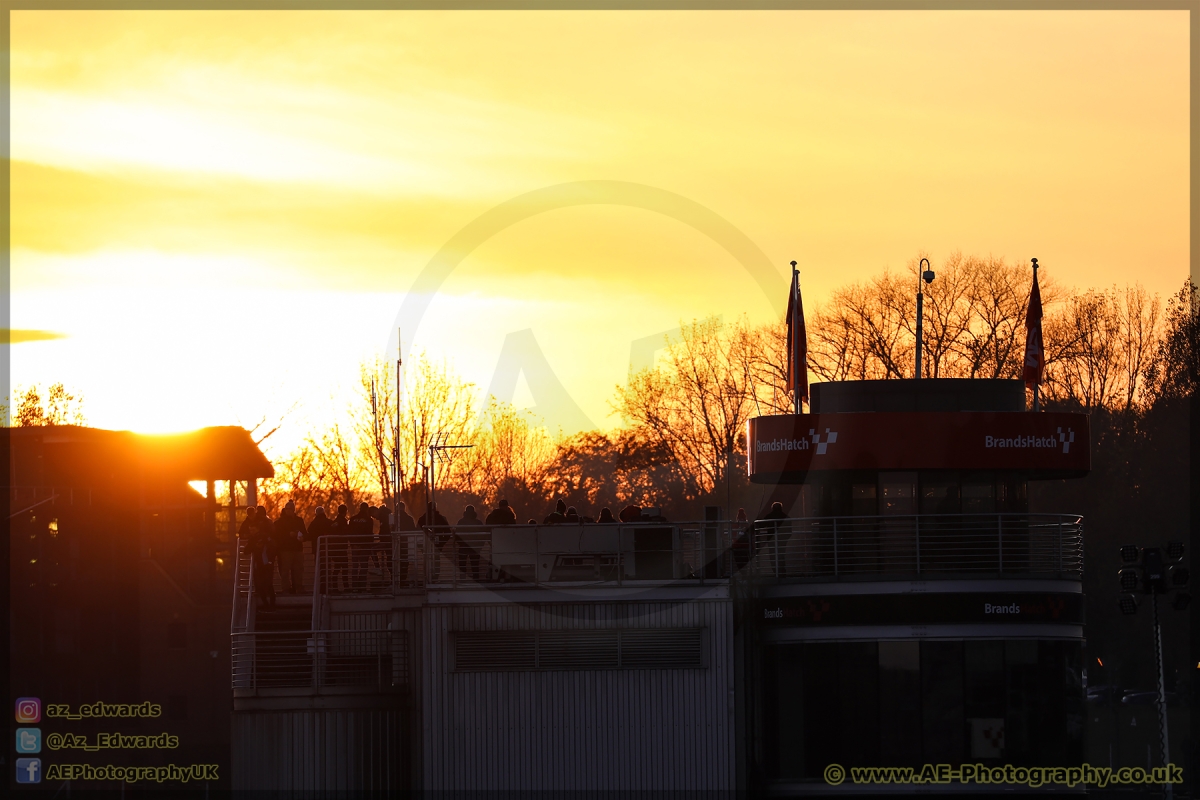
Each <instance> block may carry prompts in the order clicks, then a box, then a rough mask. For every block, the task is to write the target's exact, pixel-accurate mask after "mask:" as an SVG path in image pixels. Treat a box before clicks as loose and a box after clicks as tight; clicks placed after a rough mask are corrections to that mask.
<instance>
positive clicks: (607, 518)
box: [596, 506, 617, 524]
mask: <svg viewBox="0 0 1200 800" xmlns="http://www.w3.org/2000/svg"><path fill="white" fill-rule="evenodd" d="M616 521H617V520H616V518H615V517H614V516H613V515H612V512H611V511H609V510H608V506H605V507H604V508H602V509H600V516H599V517H598V518H597V519H596V522H599V523H602V524H605V523H609V522H616Z"/></svg>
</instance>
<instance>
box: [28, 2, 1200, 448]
mask: <svg viewBox="0 0 1200 800" xmlns="http://www.w3.org/2000/svg"><path fill="white" fill-rule="evenodd" d="M11 42H12V52H11V63H12V71H11V86H10V103H11V158H12V184H11V201H12V202H11V221H12V238H11V254H10V255H11V300H10V304H11V326H12V327H13V328H14V329H18V330H32V331H46V332H52V333H53V334H55V335H56V336H55V337H54V338H41V339H40V340H37V341H24V342H19V343H14V344H12V345H9V348H10V357H11V380H12V383H13V384H15V385H17V386H21V385H28V384H30V383H35V382H37V383H42V384H43V385H44V384H46V383H49V382H53V381H63V382H65V383H66V384H67V386H68V387H69V388H73V389H76V390H78V391H80V392H82V394H83V395H84V397H85V411H86V414H87V417H88V421H89V423H90V424H93V425H96V426H99V427H106V428H129V429H134V430H140V431H166V430H183V429H189V428H194V427H197V426H201V425H214V424H238V423H242V424H253V423H254V422H256V421H257V420H258V419H259V418H261V417H262V416H264V415H268V416H269V415H271V414H275V413H279V412H282V411H283V410H284V409H286V408H288V407H290V406H292V405H293V404H294V403H299V406H298V407H297V409H296V410H295V411H294V412H293V413H292V415H291V416H290V417H289V419H288V423H287V428H286V429H285V430H284V431H281V432H280V434H279V436H278V437H277V438H275V439H273V440H272V447H273V448H282V449H288V448H290V446H291V445H292V444H294V443H295V442H296V441H298V439H299V437H300V436H302V435H303V433H304V432H305V430H306V428H307V426H309V425H313V424H320V423H321V422H322V421H324V420H328V419H329V418H331V415H333V414H334V412H335V410H336V409H337V408H338V407H339V404H342V403H344V400H345V398H346V397H347V396H348V393H349V392H350V391H351V389H352V385H353V383H354V381H355V379H356V376H357V365H358V363H359V361H360V360H362V359H363V358H366V357H369V356H372V355H374V354H380V355H383V354H385V350H386V349H387V348H388V347H389V337H391V339H392V341H394V336H395V332H394V330H393V325H394V323H395V321H396V320H397V315H398V312H399V310H400V308H401V303H402V302H403V301H404V299H405V295H406V293H407V292H408V291H409V289H410V287H412V286H413V285H414V281H415V280H416V278H417V275H418V274H419V273H420V272H421V270H422V269H423V268H424V267H425V265H426V264H427V263H429V262H430V260H431V259H432V258H433V257H434V255H435V253H437V252H438V251H439V249H440V248H442V246H443V245H444V244H445V243H446V242H447V241H448V240H451V238H452V237H454V236H455V234H456V233H457V232H459V231H460V230H461V229H462V228H464V226H467V225H469V224H470V223H471V222H472V221H473V220H475V219H476V218H478V217H480V215H483V214H485V213H487V212H488V211H489V210H490V209H493V208H495V207H496V206H497V205H499V204H501V203H504V202H505V201H508V200H510V199H512V198H514V197H516V196H519V195H522V194H524V193H527V192H532V191H535V190H538V189H543V188H544V187H549V186H554V185H556V184H564V183H570V182H577V181H623V182H628V183H630V184H639V185H641V186H644V187H648V189H646V190H645V191H646V192H656V191H657V192H660V193H661V192H669V193H673V194H674V195H678V196H680V197H681V198H683V199H684V202H690V203H693V204H698V206H700V207H703V208H704V209H707V210H708V212H711V214H712V215H714V217H715V218H719V219H721V220H724V221H725V222H726V223H728V225H729V226H731V229H734V230H736V231H740V234H741V235H744V237H745V238H746V240H747V241H748V242H749V243H752V245H753V248H754V249H756V250H757V251H761V255H762V256H763V258H764V259H765V261H764V263H768V264H769V265H770V267H771V269H773V270H774V272H775V274H776V277H777V283H778V287H779V288H778V296H775V297H770V298H769V297H767V296H766V295H765V294H764V291H763V288H762V285H761V284H762V281H758V282H756V281H755V280H754V279H752V278H751V276H750V274H749V273H748V272H747V270H746V269H745V268H743V265H742V264H739V261H738V259H737V258H735V256H734V255H733V254H731V253H730V252H729V250H727V249H726V248H725V247H723V246H722V244H721V243H720V241H719V239H720V237H719V236H714V234H713V231H712V230H701V229H699V228H698V227H696V226H694V225H692V224H689V223H688V221H687V220H686V219H682V218H681V217H682V216H686V215H682V214H675V213H668V212H663V211H661V209H660V210H658V211H656V210H650V209H647V208H644V207H636V206H637V205H638V202H637V201H638V198H639V197H641V195H639V194H638V193H639V192H641V191H642V190H641V189H631V190H630V192H631V194H630V195H629V196H628V197H625V195H622V196H621V197H607V198H604V199H606V200H607V202H605V203H602V204H587V205H572V206H568V207H561V208H554V207H547V208H539V209H538V210H539V211H540V212H541V213H537V214H535V215H532V216H528V217H527V218H524V219H520V220H518V221H515V222H513V223H512V224H509V225H507V227H503V228H502V229H499V230H497V231H495V232H494V235H490V236H489V237H488V238H486V240H484V241H481V242H478V243H477V245H478V246H475V247H474V248H473V249H471V250H470V251H469V252H467V253H464V254H462V256H463V257H462V260H461V263H459V265H458V266H457V268H456V269H455V270H454V271H453V272H452V273H451V274H450V276H449V277H448V278H447V280H446V281H445V282H444V283H443V284H441V286H440V287H439V288H438V289H437V292H436V293H435V294H433V295H432V296H431V297H429V298H428V299H429V306H428V311H427V313H426V314H425V316H424V318H423V319H422V321H421V323H420V326H419V328H418V329H416V332H415V341H413V342H412V344H413V346H414V348H416V349H417V350H424V351H425V352H426V353H427V354H428V355H429V356H431V357H433V358H435V359H445V360H447V361H448V362H449V363H450V364H451V365H452V366H453V367H454V369H455V370H456V371H458V372H459V373H460V374H462V375H463V376H464V377H465V378H467V379H468V380H470V381H472V382H474V383H475V384H476V385H477V386H479V387H480V391H481V393H482V392H483V391H484V390H486V389H487V388H488V387H489V386H491V385H492V383H493V379H494V375H495V372H496V367H497V363H498V361H499V360H500V354H501V348H502V345H503V343H504V341H505V337H506V336H507V335H508V334H510V333H514V332H518V331H523V330H525V329H531V330H532V333H533V337H534V338H535V339H536V341H537V343H538V345H539V346H540V348H541V350H542V352H543V353H544V354H545V356H546V359H547V360H548V362H549V364H550V365H551V368H552V369H553V371H554V373H555V374H556V375H557V376H558V377H559V379H561V382H562V384H563V386H565V388H566V389H567V391H568V392H569V393H570V395H571V396H572V397H573V398H574V400H575V402H576V403H577V404H578V406H579V408H580V409H581V410H582V412H583V414H584V415H585V416H586V419H587V421H588V422H590V423H591V424H594V425H596V426H598V427H602V428H610V427H612V426H614V425H615V424H616V423H617V420H616V419H615V418H614V417H613V416H611V414H610V408H609V405H608V404H609V401H610V400H611V398H612V396H613V387H614V386H615V385H617V384H619V383H621V382H623V381H624V380H625V377H626V375H627V372H628V369H629V364H630V351H631V343H632V342H634V341H635V340H637V339H641V338H645V337H649V336H653V335H657V334H661V333H662V332H663V331H666V330H669V329H671V328H674V327H675V326H677V325H678V324H679V322H680V320H691V319H693V318H697V317H704V316H707V315H712V314H719V315H722V316H723V317H724V318H725V319H734V318H736V317H738V316H740V315H742V314H746V315H748V316H749V317H750V319H751V320H753V321H761V320H766V319H769V318H770V317H771V316H772V315H774V314H777V313H779V312H780V311H781V309H782V303H783V302H784V301H785V297H784V296H783V293H784V292H785V291H786V288H785V287H786V278H785V275H786V269H787V262H788V261H790V260H792V259H795V260H797V261H798V262H799V263H800V266H801V270H802V276H803V290H804V297H805V304H806V308H808V309H809V311H810V313H811V310H812V309H813V308H815V307H816V306H817V305H819V304H820V303H822V302H823V301H824V300H825V299H826V298H827V297H828V296H829V294H830V292H831V291H832V290H833V289H834V288H835V287H837V286H839V285H842V284H844V283H845V282H847V281H851V280H857V279H861V278H863V277H866V276H868V275H870V274H873V273H875V272H877V271H879V270H881V269H883V268H884V267H888V266H890V267H893V268H898V267H903V266H904V264H905V263H906V262H907V261H908V260H909V259H910V258H912V257H914V256H915V255H916V254H917V253H918V252H919V251H921V250H926V251H928V252H929V253H930V255H931V257H932V259H933V262H934V267H935V269H936V267H937V263H938V261H939V260H940V259H941V258H944V257H945V256H947V255H948V254H950V253H951V252H953V251H955V250H961V251H963V252H965V253H969V254H978V255H988V254H992V255H996V256H1004V257H1006V258H1008V259H1010V260H1013V261H1022V262H1025V263H1028V259H1029V258H1030V257H1031V256H1036V257H1038V259H1039V261H1040V262H1041V264H1042V265H1043V266H1044V267H1045V268H1046V273H1047V274H1049V275H1051V276H1053V277H1054V278H1055V279H1056V280H1057V281H1059V283H1060V284H1063V285H1066V286H1077V287H1087V286H1097V287H1105V286H1110V285H1112V284H1121V285H1123V284H1125V283H1127V282H1133V281H1138V282H1141V283H1142V284H1143V285H1144V286H1146V287H1147V288H1148V289H1150V290H1151V291H1152V292H1157V293H1159V294H1161V295H1163V297H1164V298H1165V297H1166V296H1167V295H1169V294H1171V293H1172V292H1174V291H1176V290H1177V289H1178V288H1179V286H1180V285H1181V284H1182V282H1183V280H1184V278H1185V277H1186V275H1187V273H1188V268H1189V262H1188V247H1189V241H1188V235H1189V234H1188V225H1189V198H1188V176H1189V164H1188V146H1189V130H1188V103H1189V92H1188V60H1189V54H1188V13H1187V12H1185V11H1168V12H1162V11H1155V12H1116V11H1095V12H1077V11H1074V12H971V11H938V12H933V11H931V12H874V11H855V12H812V11H770V12H732V11H721V12H623V11H603V12H571V11H558V12H467V11H454V12H410V11H396V12H380V13H362V12H353V13H351V12H345V13H343V12H302V13H292V12H262V13H258V12H254V13H250V12H180V11H163V12H119V13H117V12H87V13H84V12H73V11H71V12H32V11H17V12H13V13H12V15H11ZM700 227H704V226H700ZM17 338H20V337H17ZM35 338H36V337H35ZM387 355H388V357H390V358H394V355H393V354H391V353H388V354H387ZM503 399H510V398H503ZM511 399H513V400H514V401H515V402H516V403H517V404H518V405H522V406H531V405H534V404H535V398H533V397H532V396H531V394H530V389H529V387H528V386H527V385H526V384H525V382H523V381H517V384H516V389H515V391H514V393H513V395H512V397H511ZM550 421H551V422H554V421H555V420H550ZM560 422H561V421H560ZM568 432H569V431H568Z"/></svg>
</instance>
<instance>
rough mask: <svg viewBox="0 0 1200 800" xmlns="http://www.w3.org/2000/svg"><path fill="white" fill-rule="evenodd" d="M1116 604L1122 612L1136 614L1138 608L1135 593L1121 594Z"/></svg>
mask: <svg viewBox="0 0 1200 800" xmlns="http://www.w3.org/2000/svg"><path fill="white" fill-rule="evenodd" d="M1117 605H1118V606H1120V608H1121V613H1122V614H1136V613H1137V609H1138V601H1137V595H1132V594H1127V595H1123V596H1122V597H1121V599H1120V600H1118V601H1117Z"/></svg>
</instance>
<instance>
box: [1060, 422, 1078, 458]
mask: <svg viewBox="0 0 1200 800" xmlns="http://www.w3.org/2000/svg"><path fill="white" fill-rule="evenodd" d="M1073 441H1075V431H1073V430H1072V429H1070V428H1067V432H1066V433H1063V429H1062V428H1059V429H1058V442H1059V444H1061V445H1062V446H1063V452H1064V453H1069V452H1071V442H1073Z"/></svg>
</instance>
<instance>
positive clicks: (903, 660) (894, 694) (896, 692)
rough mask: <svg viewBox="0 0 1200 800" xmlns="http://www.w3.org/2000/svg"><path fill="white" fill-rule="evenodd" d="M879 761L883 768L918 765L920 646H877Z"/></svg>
mask: <svg viewBox="0 0 1200 800" xmlns="http://www.w3.org/2000/svg"><path fill="white" fill-rule="evenodd" d="M879 758H880V762H881V764H883V765H886V766H890V767H892V766H919V765H920V762H921V643H920V642H918V641H907V642H880V643H879Z"/></svg>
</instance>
